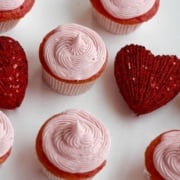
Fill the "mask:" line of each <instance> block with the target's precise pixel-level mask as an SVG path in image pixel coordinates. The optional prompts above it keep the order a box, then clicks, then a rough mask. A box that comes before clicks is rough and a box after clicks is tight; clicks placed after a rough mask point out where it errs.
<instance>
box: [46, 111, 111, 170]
mask: <svg viewBox="0 0 180 180" xmlns="http://www.w3.org/2000/svg"><path fill="white" fill-rule="evenodd" d="M109 148H110V137H109V133H108V132H107V130H106V129H105V127H104V126H103V125H102V123H101V122H99V121H97V120H96V118H95V117H93V116H91V115H90V114H88V113H86V112H84V111H82V110H74V109H71V110H67V111H65V112H63V113H61V114H58V115H55V116H53V117H52V118H51V119H50V120H49V121H48V123H47V124H46V127H45V128H44V130H43V151H44V152H45V154H46V156H47V158H48V159H49V161H50V162H51V163H52V164H53V165H54V166H56V167H57V168H59V169H61V170H63V171H66V172H70V173H84V172H88V171H91V170H93V169H95V168H97V167H98V166H100V165H101V164H102V163H103V161H104V160H105V159H106V157H107V155H108V153H109Z"/></svg>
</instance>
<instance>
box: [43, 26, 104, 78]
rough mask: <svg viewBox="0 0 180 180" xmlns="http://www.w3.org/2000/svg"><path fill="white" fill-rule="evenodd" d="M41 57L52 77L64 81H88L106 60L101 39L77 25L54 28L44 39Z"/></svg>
mask: <svg viewBox="0 0 180 180" xmlns="http://www.w3.org/2000/svg"><path fill="white" fill-rule="evenodd" d="M43 55H44V60H45V63H46V64H47V66H48V67H49V69H50V70H51V71H52V73H53V74H54V75H56V76H57V77H60V78H63V79H66V80H83V79H87V78H90V77H91V76H93V75H94V74H96V73H97V72H98V71H99V70H100V69H101V67H102V66H103V64H104V63H105V60H106V58H107V54H106V47H105V44H104V42H103V40H102V38H101V37H100V36H99V35H98V34H97V33H96V32H95V31H93V30H91V29H89V28H87V27H84V26H81V25H78V24H66V25H61V26H59V27H57V28H56V29H55V30H54V31H53V33H51V35H50V36H49V37H48V38H47V39H46V42H45V44H44V50H43Z"/></svg>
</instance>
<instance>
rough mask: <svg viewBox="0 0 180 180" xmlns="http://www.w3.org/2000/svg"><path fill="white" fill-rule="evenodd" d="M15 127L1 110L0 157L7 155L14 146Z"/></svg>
mask: <svg viewBox="0 0 180 180" xmlns="http://www.w3.org/2000/svg"><path fill="white" fill-rule="evenodd" d="M13 141H14V129H13V127H12V125H11V122H10V120H9V119H8V117H7V116H6V115H5V114H4V113H3V112H1V111H0V157H2V156H3V155H5V154H6V153H7V152H8V150H9V149H10V148H11V147H12V145H13Z"/></svg>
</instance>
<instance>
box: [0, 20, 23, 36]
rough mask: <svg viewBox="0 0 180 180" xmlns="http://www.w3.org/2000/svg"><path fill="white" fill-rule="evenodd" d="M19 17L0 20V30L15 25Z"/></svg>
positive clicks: (8, 28) (6, 29) (7, 29)
mask: <svg viewBox="0 0 180 180" xmlns="http://www.w3.org/2000/svg"><path fill="white" fill-rule="evenodd" d="M18 22H19V19H14V20H9V21H2V22H0V32H1V33H2V32H7V31H9V30H10V29H12V28H13V27H15V26H16V25H17V23H18Z"/></svg>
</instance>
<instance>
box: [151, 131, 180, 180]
mask: <svg viewBox="0 0 180 180" xmlns="http://www.w3.org/2000/svg"><path fill="white" fill-rule="evenodd" d="M153 161H154V165H155V167H156V170H157V171H158V172H159V174H160V175H161V176H162V177H163V178H164V179H167V180H179V179H180V131H172V132H168V133H166V134H164V135H163V137H162V141H161V143H160V144H159V145H158V146H157V147H156V149H155V152H154V155H153Z"/></svg>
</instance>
